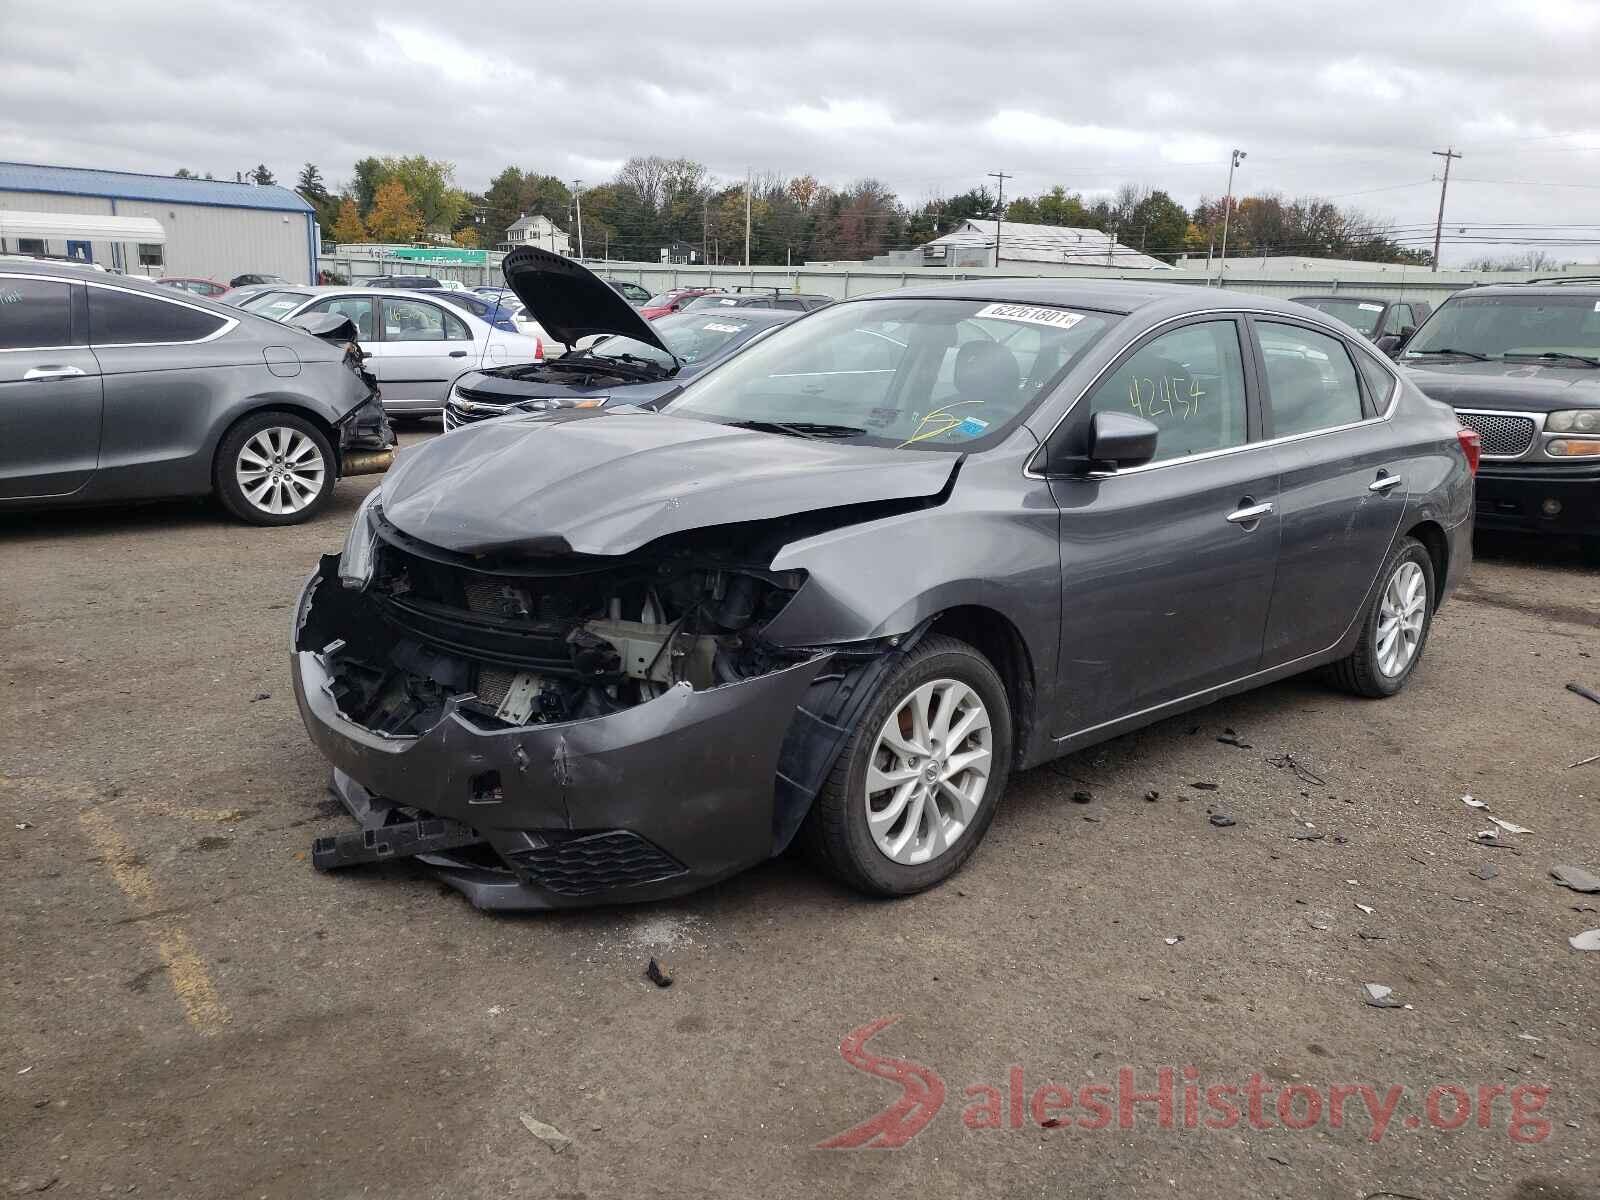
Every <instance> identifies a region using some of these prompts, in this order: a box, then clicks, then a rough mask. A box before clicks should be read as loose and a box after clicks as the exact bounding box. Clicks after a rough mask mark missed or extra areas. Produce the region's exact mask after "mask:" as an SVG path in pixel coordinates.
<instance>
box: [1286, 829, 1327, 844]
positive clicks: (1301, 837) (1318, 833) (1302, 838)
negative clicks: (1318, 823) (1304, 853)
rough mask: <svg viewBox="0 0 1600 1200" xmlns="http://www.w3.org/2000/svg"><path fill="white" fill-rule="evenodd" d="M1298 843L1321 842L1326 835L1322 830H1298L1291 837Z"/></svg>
mask: <svg viewBox="0 0 1600 1200" xmlns="http://www.w3.org/2000/svg"><path fill="white" fill-rule="evenodd" d="M1289 836H1290V837H1291V838H1293V839H1294V840H1295V841H1297V842H1320V841H1321V840H1322V839H1323V838H1324V837H1325V836H1326V835H1325V834H1324V833H1323V832H1322V830H1320V829H1311V828H1306V829H1296V830H1295V831H1294V832H1293V833H1291V834H1290V835H1289Z"/></svg>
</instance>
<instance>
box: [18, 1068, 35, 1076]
mask: <svg viewBox="0 0 1600 1200" xmlns="http://www.w3.org/2000/svg"><path fill="white" fill-rule="evenodd" d="M31 1070H33V1068H32V1067H23V1068H22V1070H20V1071H18V1072H17V1074H18V1075H26V1074H27V1073H28V1072H29V1071H31Z"/></svg>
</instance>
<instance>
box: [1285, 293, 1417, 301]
mask: <svg viewBox="0 0 1600 1200" xmlns="http://www.w3.org/2000/svg"><path fill="white" fill-rule="evenodd" d="M1307 300H1348V301H1350V303H1352V304H1414V303H1416V302H1415V301H1413V300H1385V299H1384V298H1383V297H1382V296H1355V295H1352V294H1350V293H1349V292H1340V293H1339V294H1338V295H1336V296H1335V295H1328V296H1324V295H1320V294H1319V295H1315V296H1296V297H1294V302H1295V303H1296V304H1304V303H1305V302H1306V301H1307Z"/></svg>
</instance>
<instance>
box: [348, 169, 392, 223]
mask: <svg viewBox="0 0 1600 1200" xmlns="http://www.w3.org/2000/svg"><path fill="white" fill-rule="evenodd" d="M352 170H353V171H354V175H353V177H352V178H351V180H350V183H349V185H348V186H347V187H346V188H345V190H346V191H347V192H348V193H349V194H351V195H353V196H354V197H355V198H356V205H357V206H358V207H359V208H360V209H361V213H362V215H363V216H365V215H366V214H367V213H369V212H371V211H372V205H373V202H374V201H375V200H376V199H377V198H378V185H379V184H381V183H382V182H383V163H382V162H381V161H379V160H378V159H376V158H373V157H371V156H370V155H369V156H368V157H366V158H362V159H357V160H356V165H355V166H354V167H353V168H352Z"/></svg>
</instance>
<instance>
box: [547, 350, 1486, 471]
mask: <svg viewBox="0 0 1600 1200" xmlns="http://www.w3.org/2000/svg"><path fill="white" fill-rule="evenodd" d="M533 361H534V362H543V361H544V339H543V338H542V337H540V336H539V335H538V334H534V335H533ZM1473 436H1474V437H1476V436H1477V435H1476V434H1474V435H1473ZM1472 469H1473V470H1474V471H1476V470H1477V469H1478V456H1477V455H1476V454H1474V455H1473V456H1472Z"/></svg>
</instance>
